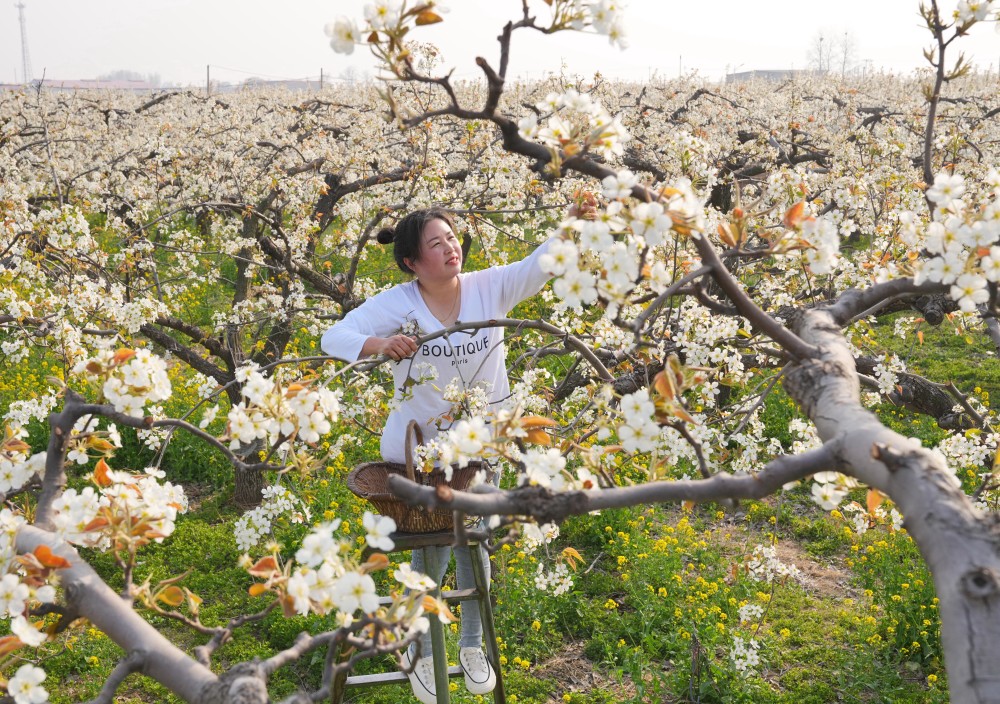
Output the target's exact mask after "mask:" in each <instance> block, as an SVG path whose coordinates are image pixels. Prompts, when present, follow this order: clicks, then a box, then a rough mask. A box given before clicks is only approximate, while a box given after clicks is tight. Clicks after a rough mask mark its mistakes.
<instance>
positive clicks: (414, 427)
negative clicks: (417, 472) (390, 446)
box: [403, 420, 424, 482]
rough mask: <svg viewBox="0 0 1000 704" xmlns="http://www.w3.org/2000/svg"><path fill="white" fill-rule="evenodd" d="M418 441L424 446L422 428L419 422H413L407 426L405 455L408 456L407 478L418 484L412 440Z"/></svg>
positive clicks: (417, 442)
mask: <svg viewBox="0 0 1000 704" xmlns="http://www.w3.org/2000/svg"><path fill="white" fill-rule="evenodd" d="M414 439H415V440H416V444H417V445H423V444H424V433H423V431H421V430H420V426H419V425H418V424H417V421H415V420H411V421H410V422H409V423H407V424H406V438H405V440H404V450H403V451H404V453H405V456H406V477H407V479H409V480H410V481H411V482H416V481H417V479H416V477H415V476H414V473H413V446H414V443H413V442H411V440H414Z"/></svg>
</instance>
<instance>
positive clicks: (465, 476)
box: [347, 421, 483, 533]
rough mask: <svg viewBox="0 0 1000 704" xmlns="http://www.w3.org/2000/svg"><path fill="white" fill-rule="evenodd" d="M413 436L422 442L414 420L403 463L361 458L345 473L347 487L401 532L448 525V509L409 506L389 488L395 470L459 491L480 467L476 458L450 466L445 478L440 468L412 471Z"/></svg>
mask: <svg viewBox="0 0 1000 704" xmlns="http://www.w3.org/2000/svg"><path fill="white" fill-rule="evenodd" d="M414 435H415V436H416V444H418V445H421V444H423V436H422V433H421V432H420V428H419V426H417V424H416V422H415V421H410V424H409V425H408V426H407V428H406V464H400V463H398V462H365V463H364V464H360V465H358V466H357V467H355V468H354V469H353V470H351V473H350V474H348V475H347V488H348V489H350V490H351V491H352V492H353V493H354V494H356V495H357V496H360V497H361V498H362V499H365V500H366V501H368V502H369V503H371V504H372V505H374V506H375V508H376V509H378V512H379V513H380V514H382V515H383V516H389V517H390V518H392V519H393V520H394V521H396V530H398V531H400V532H402V533H435V532H438V531H442V530H448V529H450V528H451V527H452V525H453V524H452V512H451V511H448V510H442V509H434V510H429V509H427V508H424V507H423V506H410V505H409V504H406V503H404V502H403V501H401V500H400V499H399V497H398V496H396V495H395V494H393V493H392V491H391V490H390V489H389V477H390V476H392V475H393V474H397V475H399V476H401V477H407V478H408V479H409V480H410V481H412V482H416V483H417V484H420V485H422V486H433V487H437V486H440V485H442V484H448V485H450V486H451V487H452V488H454V489H457V490H459V491H462V490H464V489H465V488H466V487H468V486H469V484H470V483H471V482H472V478H473V477H474V476H475V475H476V473H477V472H478V471H479V470H481V469H483V465H482V464H481V463H479V462H470V463H469V464H468V466H466V467H462V468H459V467H455V468H453V472H452V477H451V481H450V482H449V481H447V480H446V479H445V473H444V471H443V470H440V469H436V470H434V471H433V472H414V471H413V455H412V450H411V445H412V441H411V437H412V436H414Z"/></svg>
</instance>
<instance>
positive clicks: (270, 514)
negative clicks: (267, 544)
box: [233, 484, 310, 551]
mask: <svg viewBox="0 0 1000 704" xmlns="http://www.w3.org/2000/svg"><path fill="white" fill-rule="evenodd" d="M261 496H262V500H261V502H260V506H256V507H254V508H252V509H250V510H249V511H247V512H246V513H244V514H243V515H242V516H240V517H239V519H238V520H237V521H236V525H235V526H234V527H233V533H234V535H235V536H236V546H237V547H238V548H239V549H240V550H244V551H245V550H249V549H250V548H252V547H253V546H255V545H257V543H259V542H260V540H261V539H262V538H263V537H264V536H266V535H268V534H270V532H271V527H272V525H273V524H274V522H275V521H276V520H277V519H278V518H279V517H282V516H285V515H287V516H288V520H289V521H291V522H292V523H303V522H305V521H307V520H309V516H310V514H309V509H308V508H307V507H306V505H305V503H303V501H302V499H300V498H299V497H298V496H296V495H295V493H294V492H293V491H292V490H291V489H289V488H288V487H286V486H281V485H280V484H274V485H272V486H268V487H265V488H264V490H263V491H262V492H261Z"/></svg>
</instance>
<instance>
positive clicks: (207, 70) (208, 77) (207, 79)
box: [205, 64, 212, 98]
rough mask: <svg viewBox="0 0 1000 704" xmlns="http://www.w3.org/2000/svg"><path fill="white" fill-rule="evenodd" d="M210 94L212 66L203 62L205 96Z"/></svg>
mask: <svg viewBox="0 0 1000 704" xmlns="http://www.w3.org/2000/svg"><path fill="white" fill-rule="evenodd" d="M211 94H212V66H211V65H210V64H205V97H206V98H207V97H208V96H210V95H211Z"/></svg>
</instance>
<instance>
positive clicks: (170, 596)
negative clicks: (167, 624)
mask: <svg viewBox="0 0 1000 704" xmlns="http://www.w3.org/2000/svg"><path fill="white" fill-rule="evenodd" d="M185 598H186V597H185V595H184V590H183V589H181V588H180V587H178V586H176V585H173V584H171V585H170V586H169V587H167V588H166V589H164V590H163V591H162V592H160V593H159V594H157V595H156V600H157V601H162V602H163V603H164V604H166V605H167V606H180V605H181V604H183V603H184V600H185Z"/></svg>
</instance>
